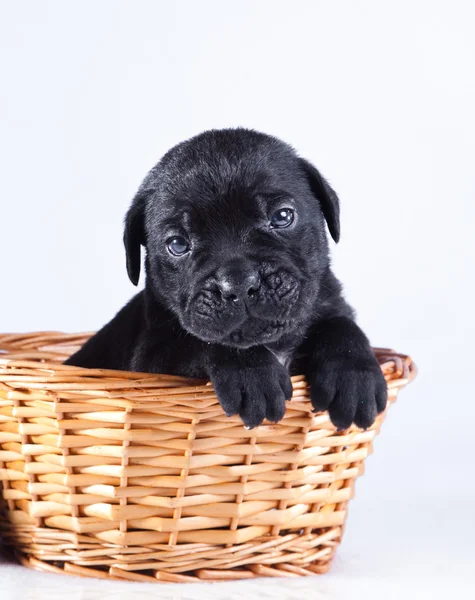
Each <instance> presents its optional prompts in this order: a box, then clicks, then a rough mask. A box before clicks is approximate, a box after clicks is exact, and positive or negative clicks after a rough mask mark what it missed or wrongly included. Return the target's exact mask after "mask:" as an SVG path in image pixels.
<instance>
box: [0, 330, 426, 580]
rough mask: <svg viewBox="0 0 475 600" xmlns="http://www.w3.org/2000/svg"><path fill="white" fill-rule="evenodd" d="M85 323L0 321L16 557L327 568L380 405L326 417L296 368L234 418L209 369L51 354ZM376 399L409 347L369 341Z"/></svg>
mask: <svg viewBox="0 0 475 600" xmlns="http://www.w3.org/2000/svg"><path fill="white" fill-rule="evenodd" d="M88 335H89V334H82V335H66V334H62V333H35V334H20V335H3V336H0V481H1V484H2V485H1V487H2V494H1V496H2V498H1V499H0V503H1V506H0V535H1V536H2V538H3V541H4V542H6V543H7V544H8V545H11V546H13V548H14V549H15V552H16V553H17V555H18V556H19V558H20V560H21V562H22V563H24V564H26V565H28V566H30V567H33V568H35V569H40V570H44V571H50V572H61V573H71V574H76V575H83V576H87V577H101V578H114V579H122V580H124V579H126V580H132V581H155V582H156V581H164V582H170V581H176V582H185V581H198V580H223V579H248V578H253V577H257V576H276V577H289V576H290V577H292V576H294V577H297V576H300V575H309V574H315V573H324V572H325V571H327V569H328V567H329V565H330V561H331V559H332V557H333V554H334V551H335V548H336V546H337V545H338V544H339V542H340V540H341V535H342V530H343V525H344V521H345V517H346V508H347V503H348V500H349V499H350V498H351V496H352V494H353V485H354V481H355V478H356V477H357V476H358V475H359V474H361V473H362V472H363V462H364V460H365V458H366V457H367V456H368V454H369V453H370V451H371V447H372V441H373V439H374V437H375V436H376V434H377V433H378V431H379V427H380V425H381V422H382V419H383V417H384V415H380V416H379V417H378V419H377V421H376V423H375V424H374V426H373V427H372V428H371V429H369V430H367V431H362V430H360V429H358V428H356V427H355V426H352V427H351V428H350V429H348V430H346V431H343V432H337V431H336V430H335V427H334V426H333V425H332V423H331V422H330V421H329V418H328V415H327V413H320V414H317V415H315V414H314V413H313V412H312V407H311V404H310V401H309V396H308V389H307V385H306V382H305V380H304V378H303V377H301V376H297V377H293V379H292V381H293V387H294V395H293V400H292V401H291V402H289V403H288V404H287V412H286V414H285V417H284V419H283V420H282V421H281V422H280V423H278V424H263V425H262V426H260V427H258V428H256V429H252V430H249V431H248V430H246V429H245V428H244V427H243V425H242V423H241V421H240V419H239V418H238V417H231V418H228V417H226V416H225V415H224V414H223V411H222V409H221V407H220V405H219V403H218V401H217V398H216V396H215V394H214V392H213V389H212V387H211V386H210V384H207V383H206V382H199V381H198V382H197V381H190V380H186V379H183V378H180V377H175V376H166V375H151V374H144V373H130V372H124V371H106V370H99V369H81V368H78V367H71V366H66V365H63V364H61V362H62V361H63V360H65V358H66V357H67V356H69V355H70V354H71V353H72V352H74V351H76V350H77V348H78V347H79V346H80V345H81V344H83V343H84V341H85V340H86V339H87V338H88ZM376 353H377V356H378V359H379V361H380V363H381V368H382V370H383V372H384V375H385V377H386V380H387V381H388V387H389V404H390V403H391V402H392V401H394V400H395V399H396V395H397V392H398V391H399V389H401V388H402V387H403V386H404V385H406V384H407V383H408V382H409V381H410V380H411V379H412V378H413V377H414V375H415V367H414V365H413V363H412V361H411V360H410V359H409V358H408V357H406V356H402V355H399V354H396V353H395V352H393V351H391V350H383V349H379V350H376Z"/></svg>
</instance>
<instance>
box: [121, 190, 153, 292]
mask: <svg viewBox="0 0 475 600" xmlns="http://www.w3.org/2000/svg"><path fill="white" fill-rule="evenodd" d="M147 196H148V193H144V192H143V191H142V188H140V190H139V191H138V192H137V195H136V196H135V198H134V199H133V200H132V204H131V205H130V208H129V210H128V211H127V214H126V215H125V227H124V246H125V254H126V262H127V273H128V275H129V279H130V281H131V282H132V283H133V284H134V285H137V284H138V282H139V277H140V264H141V256H140V246H145V200H146V198H147Z"/></svg>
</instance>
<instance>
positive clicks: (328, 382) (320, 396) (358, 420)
mask: <svg viewBox="0 0 475 600" xmlns="http://www.w3.org/2000/svg"><path fill="white" fill-rule="evenodd" d="M308 379H309V383H310V386H311V398H312V405H313V407H314V409H315V410H316V411H317V412H320V411H325V410H328V412H329V415H330V419H331V420H332V422H333V423H334V424H335V425H336V426H337V428H338V429H347V428H348V427H350V425H351V424H352V423H355V425H357V426H358V427H361V428H363V429H367V428H368V427H370V426H371V425H372V424H373V423H374V420H375V419H376V416H377V415H378V414H379V413H381V412H383V410H384V409H385V408H386V403H387V399H388V395H387V385H386V381H385V379H384V377H383V374H382V372H381V369H380V367H379V364H378V362H377V361H376V358H375V357H374V356H373V354H372V353H371V354H362V355H361V356H352V357H341V356H338V357H333V358H332V357H329V358H328V359H326V360H321V361H319V363H318V364H317V365H315V368H314V369H313V370H312V371H311V372H310V374H309V376H308Z"/></svg>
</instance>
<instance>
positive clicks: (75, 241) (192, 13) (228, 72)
mask: <svg viewBox="0 0 475 600" xmlns="http://www.w3.org/2000/svg"><path fill="white" fill-rule="evenodd" d="M1 8H2V11H1V13H2V18H1V20H0V44H1V45H2V52H1V53H0V60H1V62H2V64H1V65H0V67H1V72H2V92H3V93H2V95H1V98H0V115H1V117H2V131H1V135H0V159H1V164H2V166H3V172H2V177H1V180H0V198H1V200H0V202H1V223H2V228H1V235H0V256H1V288H2V291H1V296H0V308H1V310H0V331H14V330H16V331H28V330H41V329H62V330H68V331H77V330H89V329H94V328H96V327H99V326H100V325H101V324H102V323H104V322H105V321H106V320H108V319H109V318H110V317H111V316H112V315H113V314H114V312H115V311H116V310H117V309H118V308H120V307H121V306H122V305H123V304H124V303H125V301H126V300H127V299H128V298H129V297H130V296H131V295H132V294H133V293H134V291H135V290H134V288H133V287H132V286H131V284H130V283H129V282H128V279H127V276H126V273H125V268H124V262H125V261H124V255H123V249H122V241H121V237H122V219H123V215H124V213H125V210H126V207H127V205H128V203H129V201H130V199H131V197H132V195H133V194H134V192H135V190H136V188H137V187H138V185H139V183H140V180H141V179H142V177H143V176H144V175H145V173H146V171H147V170H148V169H149V168H150V167H151V166H152V165H153V164H154V163H155V162H156V161H157V160H158V159H159V158H160V156H161V155H162V154H163V153H164V152H165V151H166V150H167V149H168V148H169V147H170V146H171V145H173V144H174V143H176V142H178V141H180V140H182V139H184V138H186V137H188V136H190V135H193V134H195V133H197V132H199V131H201V130H203V129H205V128H209V127H222V126H232V125H244V126H252V127H255V128H257V129H261V130H264V131H267V132H270V133H274V134H276V135H279V136H281V137H282V138H283V139H285V140H286V141H288V142H290V143H292V144H293V145H294V146H295V147H296V148H297V149H298V150H299V151H300V152H301V153H302V155H304V156H306V157H307V158H309V159H311V160H313V161H314V162H315V163H316V164H317V166H318V167H319V168H320V169H321V170H322V172H323V173H324V174H325V175H326V176H327V177H328V178H329V179H330V180H331V182H332V183H333V185H334V187H335V188H336V189H337V191H338V192H339V194H340V197H341V201H342V215H343V223H342V225H343V239H342V242H341V243H340V244H339V245H338V247H336V248H335V253H334V255H335V266H336V272H337V274H338V275H339V276H340V277H341V279H342V280H343V281H344V283H345V287H346V290H347V295H348V297H349V300H350V301H351V303H352V304H354V306H355V307H356V308H357V310H358V312H359V317H360V319H359V320H360V323H361V325H362V326H363V327H364V328H365V330H366V331H367V332H368V334H369V336H370V338H371V340H372V342H373V343H374V344H375V345H383V346H392V347H396V348H397V349H398V350H400V351H404V352H408V353H411V354H412V355H413V356H414V358H415V359H416V361H417V363H418V365H419V367H420V376H419V378H418V380H417V382H416V383H414V384H413V385H412V386H411V387H410V388H408V389H407V390H405V391H404V392H403V393H402V395H401V398H400V400H399V402H398V403H397V405H396V406H395V407H394V408H393V409H392V410H391V411H390V414H389V418H388V420H387V422H386V424H385V425H384V427H383V433H382V435H381V436H380V437H379V438H378V439H377V441H376V444H375V454H374V455H373V456H371V457H370V458H369V460H368V462H367V470H366V474H365V476H364V477H363V478H362V479H360V480H359V481H358V483H357V488H356V492H357V493H356V498H355V500H353V501H352V503H351V504H350V513H349V520H348V525H347V529H346V533H345V537H344V541H343V545H342V546H341V548H340V550H339V552H338V558H337V560H336V562H335V565H334V568H333V570H332V572H331V573H330V574H329V575H326V576H324V577H320V578H311V579H308V580H302V579H297V580H290V579H289V580H279V581H272V582H269V581H268V580H261V581H259V582H257V583H254V582H253V583H249V582H241V583H233V584H230V585H228V584H224V585H221V584H220V585H215V586H213V587H211V588H209V587H208V586H204V585H203V586H201V587H199V588H197V587H196V586H188V585H184V586H179V587H177V586H171V587H170V586H161V587H154V588H152V590H151V592H150V593H151V594H154V595H157V596H160V598H219V597H223V598H224V597H228V598H234V597H236V598H238V597H239V598H241V597H243V596H246V595H247V596H248V597H257V596H258V595H259V596H260V597H262V599H263V600H264V599H265V598H266V597H269V598H271V597H272V598H302V596H303V594H305V593H308V594H311V596H310V597H312V598H317V599H318V598H320V597H321V598H328V599H332V600H338V599H340V598H341V599H345V600H346V599H347V598H348V597H356V598H359V597H363V594H364V597H365V598H368V599H371V598H376V597H378V598H380V597H381V595H382V594H383V595H384V597H385V598H386V599H389V598H398V599H399V598H401V596H402V595H409V596H410V597H412V596H415V597H418V598H431V599H433V598H439V597H440V598H445V597H447V595H448V594H449V593H450V594H454V593H457V592H460V593H463V594H464V595H465V596H466V597H470V596H471V595H473V592H474V591H475V580H474V575H473V572H474V570H475V569H474V567H475V551H474V546H473V540H474V535H475V525H474V520H475V519H474V506H475V488H474V486H475V483H474V482H475V478H474V476H473V474H474V467H473V460H472V456H473V440H474V436H473V426H472V424H473V420H474V417H475V402H474V400H473V386H472V385H471V384H472V378H473V375H472V373H473V366H472V365H473V360H472V353H473V351H472V340H473V338H474V333H475V327H474V319H473V306H474V301H475V297H474V296H475V294H474V280H473V265H474V258H475V256H474V255H475V252H474V236H473V231H474V226H475V219H474V217H475V214H474V213H475V202H474V192H475V169H474V159H475V122H474V111H473V106H475V79H474V68H473V65H474V58H475V38H474V36H473V22H474V18H475V7H474V5H473V3H471V2H470V1H469V0H467V2H457V1H452V2H435V1H429V0H427V1H425V2H423V1H402V2H397V3H394V2H393V3H388V2H377V1H376V0H375V1H366V2H362V1H361V2H348V1H346V2H345V1H342V0H340V2H319V1H316V0H315V1H313V0H308V1H302V0H300V1H299V0H293V1H292V2H289V1H278V0H259V2H252V1H251V0H228V1H227V2H221V1H215V2H210V1H206V0H200V1H199V2H192V1H189V2H183V1H175V2H165V1H163V2H159V1H150V2H147V1H143V0H142V1H139V0H136V1H134V2H131V1H129V2H120V1H112V0H101V2H93V1H92V0H87V1H85V0H83V1H82V2H60V1H54V2H47V1H44V0H41V1H32V0H30V1H26V0H23V1H22V2H3V1H2V2H1ZM134 593H135V595H136V596H137V597H139V595H140V597H141V596H142V594H145V593H149V590H148V587H147V586H142V585H129V584H125V583H124V584H123V585H122V584H117V583H112V582H101V581H89V580H73V579H65V578H62V577H55V576H50V575H43V574H36V573H33V572H29V571H27V570H25V569H23V568H21V567H15V566H13V565H11V564H9V563H3V565H2V566H0V597H1V598H2V599H3V598H14V599H16V598H18V599H19V600H20V599H21V600H23V599H29V598H37V599H38V600H42V599H43V598H44V599H47V600H54V599H55V598H56V597H58V598H63V597H64V596H65V594H67V595H68V596H70V597H71V598H74V599H78V600H79V599H81V600H83V599H84V600H89V599H92V598H101V599H103V600H106V599H108V598H109V597H110V598H112V597H114V598H120V597H123V598H132V597H134ZM167 594H168V596H167ZM173 594H174V595H173Z"/></svg>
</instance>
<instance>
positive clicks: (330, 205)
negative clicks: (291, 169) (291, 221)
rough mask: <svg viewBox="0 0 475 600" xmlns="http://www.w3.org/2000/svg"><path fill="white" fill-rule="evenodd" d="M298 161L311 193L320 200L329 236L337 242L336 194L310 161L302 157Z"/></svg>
mask: <svg viewBox="0 0 475 600" xmlns="http://www.w3.org/2000/svg"><path fill="white" fill-rule="evenodd" d="M299 162H300V166H301V167H302V169H303V171H304V173H305V175H306V177H307V180H308V183H309V185H310V189H311V190H312V193H313V195H314V196H315V197H316V198H317V200H318V201H319V202H320V205H321V207H322V212H323V216H324V217H325V221H326V222H327V225H328V229H329V231H330V233H331V236H332V238H333V239H334V240H335V242H338V240H339V239H340V201H339V200H338V196H337V195H336V192H335V191H334V190H333V189H332V188H331V187H330V185H329V184H328V182H327V181H325V179H324V178H323V177H322V176H321V175H320V173H319V171H318V170H317V169H316V168H315V167H314V166H313V165H312V163H310V162H308V160H305V159H304V158H299Z"/></svg>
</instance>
